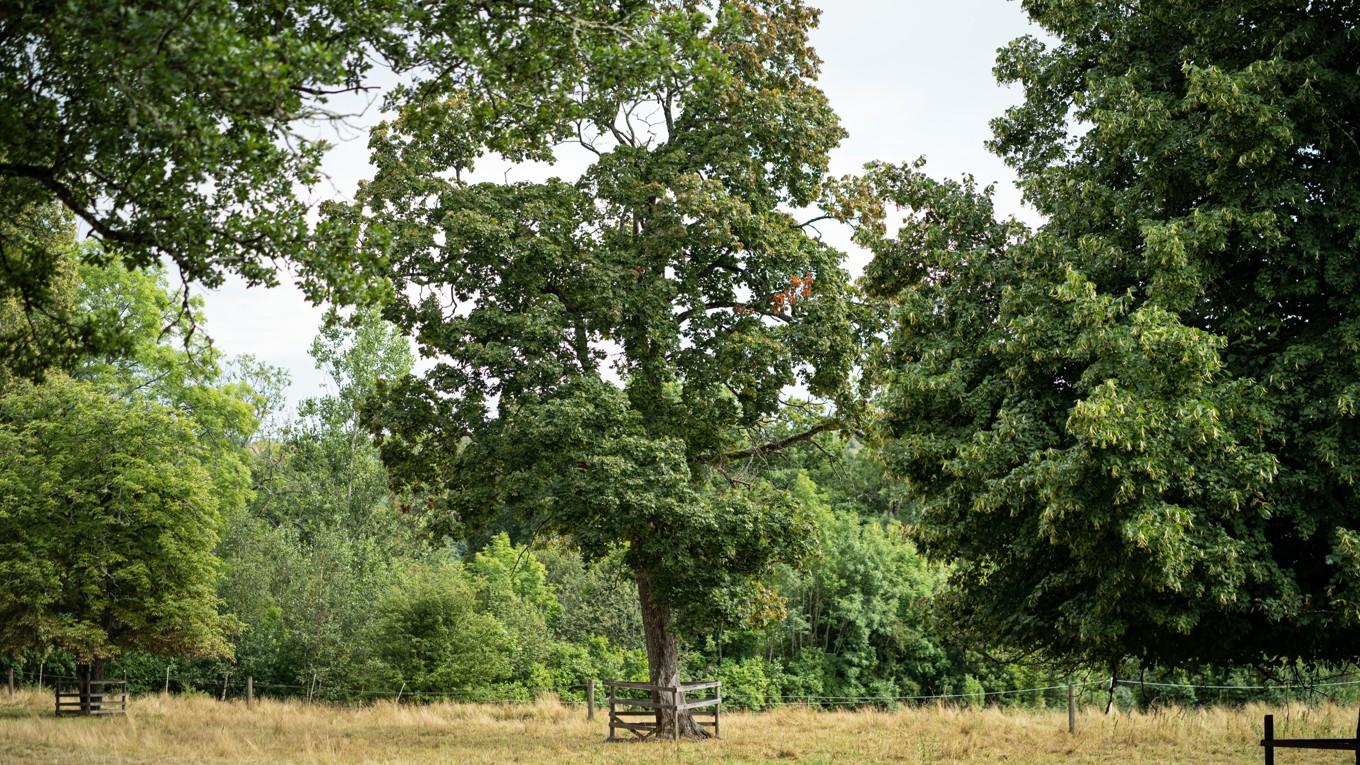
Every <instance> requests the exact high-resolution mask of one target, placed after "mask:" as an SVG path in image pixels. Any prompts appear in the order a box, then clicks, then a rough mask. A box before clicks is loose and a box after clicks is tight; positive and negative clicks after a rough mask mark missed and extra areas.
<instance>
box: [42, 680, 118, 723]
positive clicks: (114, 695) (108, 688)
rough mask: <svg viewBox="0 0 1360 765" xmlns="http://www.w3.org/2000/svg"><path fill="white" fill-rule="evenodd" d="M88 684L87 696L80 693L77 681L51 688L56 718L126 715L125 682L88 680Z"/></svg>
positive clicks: (79, 685)
mask: <svg viewBox="0 0 1360 765" xmlns="http://www.w3.org/2000/svg"><path fill="white" fill-rule="evenodd" d="M88 683H89V686H88V687H89V694H88V695H86V694H83V693H81V684H80V681H79V680H76V681H70V680H62V681H58V682H57V683H56V685H55V686H53V690H54V692H55V693H56V701H57V717H65V716H67V715H121V714H127V700H128V693H127V681H126V680H90V681H88Z"/></svg>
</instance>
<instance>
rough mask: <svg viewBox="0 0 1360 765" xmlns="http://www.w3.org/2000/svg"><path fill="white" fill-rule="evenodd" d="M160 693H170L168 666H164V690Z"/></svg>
mask: <svg viewBox="0 0 1360 765" xmlns="http://www.w3.org/2000/svg"><path fill="white" fill-rule="evenodd" d="M162 693H166V694H169V693H170V665H169V664H166V665H165V689H164V690H163V691H162Z"/></svg>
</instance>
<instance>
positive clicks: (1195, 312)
mask: <svg viewBox="0 0 1360 765" xmlns="http://www.w3.org/2000/svg"><path fill="white" fill-rule="evenodd" d="M1025 5H1026V9H1027V10H1028V11H1029V12H1030V14H1031V16H1032V17H1033V18H1034V19H1035V20H1036V21H1037V22H1039V23H1040V24H1041V25H1043V27H1044V28H1045V30H1046V31H1047V32H1048V33H1050V34H1051V35H1052V36H1053V37H1054V41H1053V42H1052V43H1051V44H1045V43H1042V42H1040V41H1039V40H1037V39H1034V38H1029V37H1026V38H1021V39H1019V40H1016V41H1015V42H1013V43H1012V44H1011V45H1010V46H1008V47H1007V48H1005V49H1004V50H1003V51H1002V54H1001V56H1000V59H999V62H998V64H997V70H996V71H997V74H998V77H999V79H1000V80H1001V81H1002V82H1006V83H1016V84H1019V85H1020V86H1022V87H1023V89H1024V93H1025V98H1024V100H1023V102H1022V103H1021V104H1020V105H1019V106H1017V107H1015V108H1013V109H1012V110H1010V111H1009V112H1008V113H1007V114H1006V115H1005V116H1004V117H1002V118H1000V119H997V120H996V121H995V122H994V123H993V126H994V130H995V139H994V141H993V143H992V148H993V149H994V150H995V151H997V152H998V153H1000V154H1001V156H1003V157H1005V158H1006V160H1007V161H1008V162H1009V163H1010V164H1011V165H1012V166H1013V167H1014V168H1015V169H1016V171H1017V172H1018V173H1019V175H1020V184H1021V187H1022V189H1023V191H1024V193H1025V197H1026V199H1027V201H1028V202H1029V203H1030V204H1032V205H1033V206H1034V207H1035V208H1036V209H1037V210H1038V211H1039V213H1041V214H1042V215H1043V216H1044V222H1043V223H1042V224H1041V225H1039V226H1038V227H1037V228H1035V229H1034V230H1032V231H1031V230H1025V229H1024V227H1022V226H1020V225H1019V224H1016V223H1014V222H1006V221H998V220H996V216H995V215H994V211H993V209H992V207H991V201H990V194H989V192H988V191H986V190H981V191H980V190H979V189H977V188H976V187H975V185H973V184H972V182H971V181H965V182H963V183H952V182H941V181H935V180H931V179H929V178H928V177H926V176H924V175H923V174H922V173H921V172H920V171H919V168H916V167H888V166H880V167H877V168H874V169H872V170H871V171H870V172H869V173H868V174H867V176H865V177H864V178H862V179H859V181H858V182H852V183H850V184H848V185H847V186H846V187H845V188H844V189H843V190H844V191H845V196H844V197H843V198H845V199H848V200H852V201H851V202H850V209H856V210H858V211H859V212H860V213H861V214H863V215H864V217H863V218H862V219H861V223H862V224H863V225H861V227H860V230H859V234H858V235H859V237H860V239H861V241H863V242H864V243H866V244H868V245H869V246H870V247H871V248H872V249H873V250H874V252H875V260H874V262H873V263H872V264H871V266H870V268H869V272H868V279H869V284H870V289H871V290H872V291H873V292H874V293H875V294H876V295H878V296H881V297H883V298H887V299H890V300H891V301H892V303H893V313H892V316H893V321H892V340H891V343H890V346H889V349H888V351H887V354H886V356H885V359H884V364H883V368H884V381H885V383H886V390H885V392H884V394H883V397H882V405H883V408H884V410H885V412H886V422H885V426H886V429H887V432H888V435H889V436H890V441H889V446H888V447H887V452H886V454H887V457H888V461H889V464H890V466H891V467H892V469H893V471H894V473H895V475H897V476H898V477H900V479H901V480H903V481H904V482H905V489H906V491H907V492H908V494H909V495H910V497H911V498H912V501H913V502H914V503H915V504H916V505H917V506H918V507H919V510H920V513H921V522H920V525H919V529H920V536H921V538H922V539H923V540H924V541H925V542H926V544H927V548H928V549H929V550H930V551H931V552H932V553H933V554H934V555H936V556H939V557H941V558H943V559H945V560H948V561H951V562H952V563H953V565H954V569H953V575H952V581H953V585H954V592H955V596H956V597H957V601H958V603H957V605H958V612H959V613H960V614H961V615H962V617H963V621H962V622H961V623H964V624H967V625H971V626H972V627H973V628H974V629H976V630H977V632H978V633H979V634H981V635H989V636H992V637H993V638H995V639H999V640H1001V641H1003V642H1006V643H1009V644H1011V645H1014V646H1019V647H1022V648H1025V649H1028V650H1034V649H1039V650H1042V651H1045V652H1047V654H1048V655H1052V656H1059V657H1068V658H1085V659H1090V658H1096V659H1098V660H1101V661H1106V662H1115V661H1117V660H1118V659H1119V658H1120V657H1123V656H1134V657H1139V658H1142V659H1145V660H1149V661H1154V662H1155V661H1160V662H1165V663H1193V662H1206V661H1207V662H1214V661H1219V662H1223V661H1253V660H1269V659H1272V658H1279V657H1288V658H1302V659H1307V660H1326V659H1341V658H1345V657H1349V656H1352V655H1353V654H1354V638H1355V635H1356V629H1357V627H1360V621H1358V619H1360V611H1357V610H1356V602H1357V601H1356V589H1355V586H1356V582H1357V581H1358V580H1357V579H1356V578H1355V573H1356V570H1357V569H1356V560H1357V558H1356V551H1357V545H1356V540H1357V533H1358V532H1360V514H1357V508H1360V501H1357V496H1356V480H1357V476H1358V475H1360V473H1357V467H1358V466H1360V452H1358V451H1357V445H1360V439H1357V436H1360V432H1357V420H1356V412H1357V410H1356V407H1355V404H1354V402H1355V400H1356V398H1355V396H1356V390H1357V389H1356V382H1355V381H1356V379H1357V372H1358V371H1360V367H1357V361H1356V360H1357V358H1360V357H1357V355H1356V353H1355V351H1356V348H1357V346H1356V338H1357V336H1358V335H1357V331H1358V329H1360V303H1357V300H1358V299H1360V297H1358V295H1360V293H1357V280H1356V275H1357V274H1360V270H1357V266H1358V265H1360V263H1357V260H1356V257H1357V252H1360V250H1357V247H1356V245H1357V242H1360V196H1357V195H1356V193H1355V189H1356V188H1357V181H1358V180H1360V147H1358V146H1357V144H1356V142H1355V136H1356V135H1357V134H1360V133H1357V130H1360V108H1358V107H1360V79H1357V63H1358V62H1360V46H1357V45H1356V35H1357V28H1356V26H1355V21H1356V16H1355V13H1354V8H1352V7H1350V5H1349V4H1347V3H1331V2H1323V3H1308V4H1284V5H1280V4H1275V5H1268V4H1260V3H1253V2H1224V3H1213V4H1200V3H1190V2H1178V1H1165V2H1154V3H1139V4H1137V5H1136V6H1132V7H1131V6H1128V5H1126V4H1119V3H1105V2H1100V3H1087V2H1075V1H1073V2H1029V3H1026V4H1025ZM885 204H886V205H887V207H888V208H894V207H897V208H900V209H902V210H903V211H904V212H905V213H906V222H905V224H904V225H903V227H902V228H901V229H900V231H898V232H897V233H896V234H895V235H891V236H890V235H889V234H888V233H887V231H886V227H885V225H884V224H883V217H882V215H883V212H884V211H883V209H882V208H881V207H880V206H881V205H885Z"/></svg>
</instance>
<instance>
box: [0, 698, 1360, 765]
mask: <svg viewBox="0 0 1360 765" xmlns="http://www.w3.org/2000/svg"><path fill="white" fill-rule="evenodd" d="M1268 711H1269V712H1272V713H1274V714H1275V715H1276V720H1277V731H1276V735H1280V736H1286V735H1288V736H1300V737H1312V736H1347V735H1351V733H1350V732H1351V731H1354V729H1355V710H1353V709H1349V708H1345V707H1339V706H1332V705H1323V706H1303V705H1292V706H1281V707H1271V708H1269V709H1267V708H1266V707H1264V706H1256V705H1253V706H1247V707H1241V708H1211V709H1164V710H1160V711H1156V712H1150V713H1115V714H1113V715H1110V716H1108V717H1107V716H1105V715H1103V714H1101V713H1100V711H1099V710H1097V709H1094V708H1092V709H1087V710H1083V711H1082V712H1081V713H1080V716H1079V718H1078V721H1077V726H1078V730H1077V735H1075V736H1069V735H1068V733H1067V728H1066V725H1067V720H1066V710H1064V709H1050V710H1021V709H1000V708H990V707H989V708H984V709H966V708H957V707H950V706H928V707H919V708H910V709H902V710H898V711H893V712H884V711H869V710H858V711H845V710H841V711H830V712H826V711H818V710H815V709H807V708H803V707H797V706H789V707H784V708H781V709H778V710H775V711H772V712H763V713H732V714H728V715H724V716H723V740H721V741H708V742H685V743H681V744H678V745H677V744H674V743H670V742H661V743H640V744H606V743H604V741H603V739H604V736H605V734H606V727H605V720H604V713H601V714H598V715H596V719H595V720H594V721H593V722H587V721H586V719H585V714H584V710H583V709H582V708H581V707H580V706H565V705H562V704H559V703H557V702H556V701H554V700H542V701H539V702H538V703H535V704H521V705H504V706H502V705H479V704H449V703H440V704H430V705H396V704H393V703H391V702H381V703H378V704H374V705H371V706H361V707H335V706H326V705H321V704H315V705H307V704H304V703H302V702H299V701H273V700H262V701H260V702H259V703H257V705H256V706H254V707H247V706H245V704H244V703H241V702H225V703H223V702H219V701H216V700H214V699H210V698H207V697H197V696H191V697H180V696H170V697H164V696H160V695H148V696H138V697H136V698H134V699H133V701H132V703H131V705H130V711H129V714H128V716H127V718H126V719H119V718H105V719H72V718H65V719H56V718H54V717H53V716H52V713H51V697H50V695H49V694H48V693H46V692H41V693H40V692H37V691H31V690H25V691H21V692H20V693H19V694H17V695H16V697H15V698H12V699H11V698H6V697H4V696H3V693H2V692H0V763H30V762H31V763H39V762H41V763H55V764H58V765H60V764H64V763H72V764H74V763H87V762H94V761H100V762H108V763H153V762H154V763H164V762H200V763H251V764H255V763H260V764H263V763H307V764H310V763H332V762H346V763H384V764H385V765H414V764H417V763H419V764H424V763H451V762H456V763H501V762H521V763H554V762H568V761H572V762H597V763H625V762H626V763H635V762H637V763H651V762H655V763H675V762H686V763H710V762H713V763H716V762H808V763H833V762H834V763H845V762H860V763H869V762H896V763H964V764H971V763H992V762H999V761H1005V762H1008V763H1017V764H1020V765H1030V764H1034V765H1037V764H1038V763H1051V762H1056V761H1061V762H1064V763H1068V762H1070V763H1126V762H1145V763H1169V762H1175V763H1193V764H1200V763H1244V764H1245V763H1257V762H1260V761H1261V754H1260V748H1259V747H1258V746H1257V742H1258V741H1259V740H1260V737H1261V717H1262V715H1263V714H1265V713H1266V712H1268ZM1306 755H1307V762H1309V763H1333V762H1335V763H1343V762H1351V761H1352V760H1349V759H1347V758H1348V757H1353V755H1350V754H1349V753H1328V752H1308V753H1306ZM1299 762H1303V760H1299Z"/></svg>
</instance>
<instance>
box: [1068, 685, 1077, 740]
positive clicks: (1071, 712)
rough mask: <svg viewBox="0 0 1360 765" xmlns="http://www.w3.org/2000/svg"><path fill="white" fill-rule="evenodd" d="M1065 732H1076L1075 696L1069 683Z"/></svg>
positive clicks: (1074, 690) (1074, 691)
mask: <svg viewBox="0 0 1360 765" xmlns="http://www.w3.org/2000/svg"><path fill="white" fill-rule="evenodd" d="M1067 732H1068V733H1076V732H1077V696H1076V689H1074V688H1073V687H1072V684H1071V683H1068V684H1067Z"/></svg>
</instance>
